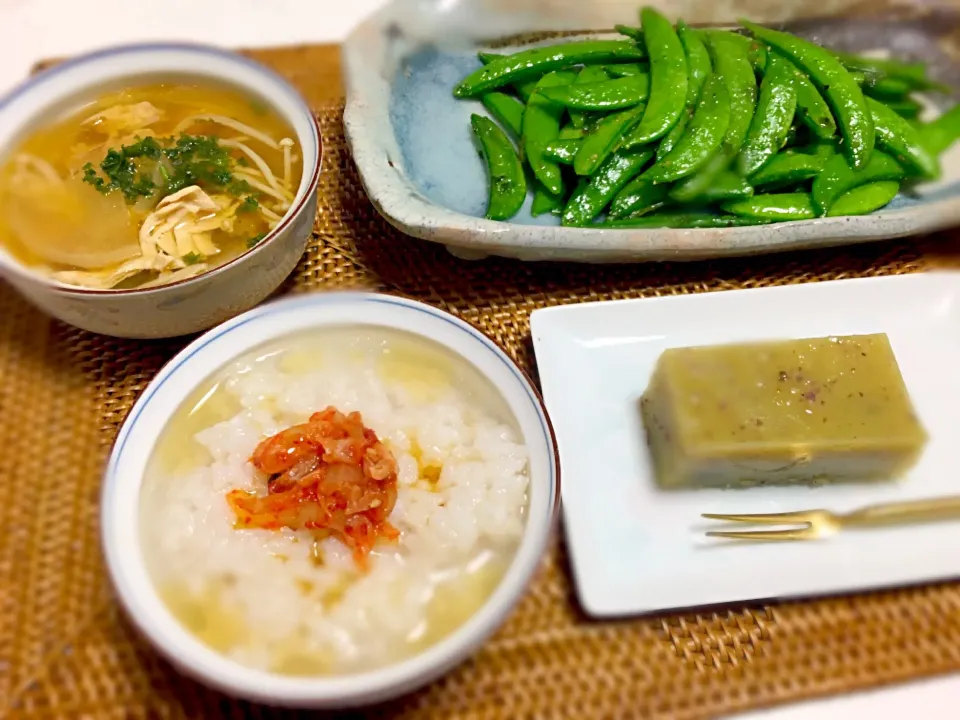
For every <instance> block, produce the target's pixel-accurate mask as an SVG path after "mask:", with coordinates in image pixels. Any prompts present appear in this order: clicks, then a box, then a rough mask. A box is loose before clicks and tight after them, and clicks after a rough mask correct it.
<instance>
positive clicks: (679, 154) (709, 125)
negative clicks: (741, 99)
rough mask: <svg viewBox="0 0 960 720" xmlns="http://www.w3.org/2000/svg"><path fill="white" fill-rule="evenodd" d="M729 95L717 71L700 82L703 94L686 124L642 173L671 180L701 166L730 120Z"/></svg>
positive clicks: (718, 146) (716, 145)
mask: <svg viewBox="0 0 960 720" xmlns="http://www.w3.org/2000/svg"><path fill="white" fill-rule="evenodd" d="M730 118H731V111H730V96H729V95H728V94H727V86H726V85H725V84H724V82H723V79H722V78H721V77H720V76H718V75H711V76H710V77H709V78H707V82H706V83H705V84H704V86H703V96H702V97H701V98H700V102H699V104H698V105H697V109H696V111H695V112H694V114H693V118H692V119H691V120H690V126H689V127H688V128H687V131H686V132H685V133H684V134H683V137H682V138H680V140H679V142H677V145H676V147H674V148H673V149H672V150H671V151H670V152H669V153H667V156H666V157H665V158H663V160H660V161H658V162H657V163H656V164H655V165H654V166H653V167H652V168H650V169H649V170H647V171H646V172H645V173H644V177H645V178H646V179H647V180H652V181H653V182H674V181H676V180H680V179H681V178H684V177H687V176H688V175H691V174H693V173H695V172H696V171H697V170H699V169H700V168H702V167H703V166H704V165H705V164H706V162H707V161H708V160H709V159H710V158H711V157H712V156H713V155H714V154H716V152H717V150H719V148H720V143H721V142H723V139H724V137H725V135H726V134H727V127H728V126H729V124H730V122H731V119H730Z"/></svg>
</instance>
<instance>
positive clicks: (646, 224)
mask: <svg viewBox="0 0 960 720" xmlns="http://www.w3.org/2000/svg"><path fill="white" fill-rule="evenodd" d="M770 222H772V221H771V220H769V219H766V218H752V217H737V216H736V215H714V214H712V213H707V212H669V213H668V212H664V213H655V214H653V215H644V216H642V217H637V218H626V219H623V220H608V221H606V222H604V223H600V224H598V225H597V226H596V227H607V228H638V229H639V228H727V227H740V226H744V225H766V224H768V223H770Z"/></svg>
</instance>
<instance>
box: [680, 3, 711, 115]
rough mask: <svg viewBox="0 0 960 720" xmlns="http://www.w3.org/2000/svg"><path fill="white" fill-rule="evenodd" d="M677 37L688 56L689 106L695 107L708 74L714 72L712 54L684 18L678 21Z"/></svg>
mask: <svg viewBox="0 0 960 720" xmlns="http://www.w3.org/2000/svg"><path fill="white" fill-rule="evenodd" d="M677 37H678V38H680V44H681V45H682V46H683V52H684V54H685V55H686V57H687V77H688V82H687V107H693V106H694V105H696V104H697V101H698V100H699V99H700V93H701V91H702V90H703V84H704V83H705V82H706V81H707V76H708V75H709V74H710V73H711V72H713V68H712V66H711V65H710V54H709V53H708V52H707V47H706V45H704V44H703V40H701V39H700V35H698V34H697V33H696V32H695V31H694V30H693V29H691V28H690V27H689V26H688V25H687V24H686V23H685V22H684V21H683V20H678V21H677Z"/></svg>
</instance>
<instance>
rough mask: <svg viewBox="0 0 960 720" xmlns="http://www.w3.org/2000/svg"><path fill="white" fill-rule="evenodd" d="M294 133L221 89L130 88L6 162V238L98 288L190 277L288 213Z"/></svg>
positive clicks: (1, 175)
mask: <svg viewBox="0 0 960 720" xmlns="http://www.w3.org/2000/svg"><path fill="white" fill-rule="evenodd" d="M294 137H295V134H294V132H293V129H292V128H291V127H289V125H288V124H287V123H285V122H284V121H283V120H282V119H281V118H280V116H279V115H278V114H277V113H276V112H275V111H274V110H272V109H271V108H269V107H268V106H266V105H265V104H264V103H262V102H261V101H259V100H258V99H256V98H253V97H252V96H250V95H247V94H243V93H241V92H239V91H237V90H234V89H232V88H229V87H226V86H222V85H216V86H215V85H191V84H181V83H179V82H169V83H160V84H153V85H143V86H138V87H133V88H125V89H123V90H121V91H119V92H112V93H110V94H107V95H104V96H102V97H100V98H98V99H97V100H96V101H95V102H93V103H90V104H87V105H84V106H83V107H82V108H80V109H78V110H76V111H74V112H72V113H71V114H70V115H69V116H67V117H66V118H63V119H60V120H58V121H56V122H54V123H53V124H51V125H49V126H47V127H43V128H41V129H39V130H37V131H36V132H34V133H32V134H31V135H30V136H29V137H28V138H27V139H26V140H25V141H24V142H23V143H22V144H21V145H20V146H19V147H17V148H16V149H15V150H14V152H13V153H12V155H11V156H9V157H8V159H7V160H6V161H5V162H4V163H3V165H2V166H0V245H2V246H3V247H4V248H5V249H6V250H7V251H8V252H10V253H11V254H12V255H13V256H14V257H16V258H17V259H18V260H20V261H21V262H22V263H24V264H25V265H26V266H27V267H30V268H31V269H33V270H35V271H36V272H39V273H42V274H45V275H47V276H49V277H51V278H52V279H54V280H57V281H59V282H63V283H66V284H69V285H78V286H82V287H87V288H95V289H101V290H107V289H126V288H134V287H138V288H146V287H153V286H157V285H163V284H166V283H170V282H175V281H178V280H183V279H186V278H190V277H194V276H196V275H199V274H201V273H203V272H205V271H207V270H210V269H212V268H214V267H216V266H218V265H222V264H223V263H225V262H228V261H229V260H231V259H233V258H235V257H237V256H238V255H240V254H242V253H244V252H246V251H247V250H248V249H250V248H252V247H254V246H255V245H256V244H257V243H258V242H259V241H260V240H261V239H263V237H264V236H265V235H266V234H267V233H268V232H269V231H270V230H272V229H273V228H274V227H275V226H276V225H277V223H278V222H279V221H280V219H281V218H282V217H283V216H284V215H285V214H286V212H287V211H288V210H289V208H290V205H291V203H292V202H293V198H294V196H295V194H296V190H297V187H298V185H299V182H300V175H301V169H302V158H301V153H300V150H299V148H298V147H297V146H296V144H295V142H294V140H293V138H294Z"/></svg>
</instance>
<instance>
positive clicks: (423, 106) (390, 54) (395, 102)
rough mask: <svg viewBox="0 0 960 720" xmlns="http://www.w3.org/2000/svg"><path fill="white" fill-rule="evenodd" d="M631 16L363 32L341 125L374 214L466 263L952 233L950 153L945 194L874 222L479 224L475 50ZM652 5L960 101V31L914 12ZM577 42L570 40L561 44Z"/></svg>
mask: <svg viewBox="0 0 960 720" xmlns="http://www.w3.org/2000/svg"><path fill="white" fill-rule="evenodd" d="M639 4H640V3H639V2H637V1H636V0H629V2H628V1H626V0H606V1H605V2H597V3H573V2H565V1H564V0H540V1H539V2H538V1H536V0H528V1H527V2H524V0H517V1H516V2H514V3H507V2H505V1H504V0H452V1H451V0H445V1H444V0H394V2H393V3H391V4H389V5H387V6H386V7H385V8H384V9H382V10H381V11H380V12H378V13H377V14H375V15H374V16H372V17H370V18H369V19H368V20H366V21H365V22H364V23H363V24H361V25H360V26H359V27H358V28H357V29H356V30H355V31H354V32H353V34H352V35H351V36H350V37H349V38H348V40H347V42H346V45H345V65H344V74H345V84H346V88H347V105H346V111H345V114H344V124H345V128H346V135H347V139H348V142H349V143H350V147H351V149H352V152H353V157H354V160H355V161H356V163H357V166H358V168H359V171H360V176H361V178H362V180H363V184H364V187H365V189H366V191H367V193H368V194H369V196H370V198H371V200H372V201H373V203H374V205H375V206H376V208H377V209H378V211H379V212H380V213H381V214H383V215H384V217H386V219H387V220H388V221H390V222H391V223H392V224H393V225H395V226H396V227H397V228H399V229H400V230H402V231H403V232H406V233H408V234H410V235H413V236H415V237H418V238H422V239H424V240H430V241H433V242H439V243H443V244H445V245H446V246H447V247H448V248H449V249H450V251H451V252H453V253H454V254H455V255H457V256H459V257H463V258H468V259H480V258H483V257H485V256H488V255H499V256H506V257H514V258H519V259H522V260H575V261H584V262H630V261H645V260H695V259H701V258H710V257H722V256H732V255H750V254H758V253H766V252H776V251H783V250H795V249H801V248H811V247H823V246H830V245H841V244H850V243H859V242H867V241H871V240H878V239H882V238H891V237H902V236H907V235H913V234H920V233H926V232H930V231H933V230H937V229H942V228H944V227H948V226H950V225H954V224H960V147H956V146H955V147H954V148H953V150H952V151H950V152H948V153H947V154H946V155H944V156H943V157H942V160H941V161H942V164H943V177H942V179H941V180H940V181H938V182H936V183H932V184H928V185H926V186H922V187H919V188H917V189H916V192H914V193H913V194H911V195H906V194H901V195H899V196H898V197H897V198H896V199H895V200H894V201H893V202H892V203H891V204H890V205H889V206H887V207H886V208H884V209H883V210H881V211H879V212H877V213H874V214H872V215H868V216H861V217H840V218H820V219H816V220H807V221H800V222H790V223H778V224H774V225H766V226H755V227H743V228H725V229H697V230H678V229H644V230H609V229H607V230H603V229H583V228H565V227H560V225H559V220H558V219H557V218H556V217H553V216H541V217H539V218H533V217H532V216H531V215H530V211H529V206H530V199H529V198H528V200H527V203H526V204H525V206H524V208H523V209H522V210H521V212H520V214H519V215H518V216H517V217H516V218H515V219H514V220H513V221H511V222H495V221H491V220H486V219H484V218H483V213H484V210H485V205H486V196H487V189H486V174H485V168H484V166H483V163H482V161H481V159H480V158H479V157H478V154H477V149H476V146H475V145H474V142H473V138H472V135H471V130H470V122H469V117H470V114H471V113H474V112H480V113H482V112H484V110H483V108H482V106H481V105H480V103H478V102H471V101H463V100H457V99H455V98H454V97H453V94H452V89H453V86H454V85H455V84H456V82H458V81H459V80H460V79H461V78H462V77H463V76H464V75H466V74H467V73H469V72H470V71H472V70H474V69H475V68H477V67H479V61H478V60H477V59H476V52H477V50H478V49H481V48H484V47H487V48H490V47H496V48H498V51H499V52H504V51H505V50H509V48H511V47H518V46H519V45H521V44H529V43H528V42H526V41H527V40H528V39H529V38H521V37H519V36H517V35H516V33H518V32H527V33H529V32H534V31H536V32H540V33H545V32H558V31H571V30H574V29H576V28H583V27H612V26H613V24H614V23H617V22H624V23H634V24H635V23H636V13H637V7H638V6H639ZM649 4H653V5H657V4H660V5H667V6H668V7H667V9H666V12H667V13H669V14H670V15H671V16H682V17H684V18H685V19H686V20H688V22H691V23H696V24H724V22H729V21H730V20H731V19H732V18H736V17H738V16H743V15H748V16H749V17H751V18H752V19H755V20H757V21H760V22H765V23H768V24H772V25H777V26H781V27H786V28H787V29H789V30H791V31H793V32H797V33H799V34H802V35H805V36H807V37H810V38H812V39H814V40H816V41H818V42H821V43H823V44H825V45H828V46H830V47H835V48H838V49H843V50H852V51H867V50H882V49H886V50H889V51H890V52H891V53H892V54H894V55H895V56H897V57H903V58H908V59H915V60H922V61H924V62H926V63H928V65H929V67H930V72H931V75H932V76H933V77H935V78H936V79H938V80H941V81H943V82H945V83H947V84H949V85H951V86H952V87H955V88H960V64H958V61H956V60H954V59H952V57H951V55H953V57H958V56H960V53H957V52H956V50H957V46H956V44H955V42H954V38H955V37H956V36H957V29H958V26H960V16H958V15H956V14H943V13H942V12H932V11H931V10H929V9H926V10H924V9H922V6H919V7H920V9H914V10H909V11H903V10H902V9H900V10H897V11H896V12H895V13H894V12H893V11H884V14H883V16H881V17H878V16H877V15H876V14H875V13H877V12H879V11H878V10H877V9H876V8H874V9H872V10H871V12H872V13H874V14H871V15H870V16H869V17H863V16H859V17H842V18H841V17H833V18H830V19H823V18H821V19H818V20H798V19H796V18H802V17H803V11H802V10H801V8H802V5H803V3H793V2H790V3H771V4H770V5H776V6H777V7H776V8H768V9H767V11H766V13H767V14H766V15H764V12H758V10H757V8H756V3H748V4H745V3H739V2H730V3H725V4H716V3H707V2H700V1H699V0H688V1H687V2H672V3H656V2H654V3H649ZM741 5H742V6H741ZM826 5H827V6H829V10H830V11H831V12H837V13H840V14H843V13H844V11H845V8H844V5H850V7H851V8H852V7H853V4H852V3H844V2H842V1H841V2H827V3H826ZM507 6H510V7H507ZM750 6H752V7H750ZM818 10H819V11H823V8H822V7H818ZM904 12H906V15H905V14H904ZM508 32H509V33H513V35H514V38H515V39H513V40H509V39H508V40H499V41H498V40H491V39H490V38H505V37H506V36H507V33H508ZM582 34H585V33H581V35H582ZM589 34H591V35H595V36H602V35H605V34H609V33H603V32H596V33H589ZM578 36H579V35H574V34H570V33H569V32H568V33H567V36H566V37H564V38H563V40H570V39H574V38H575V37H578ZM563 40H557V39H556V38H554V39H552V40H546V41H544V40H541V41H540V42H558V41H563ZM930 101H931V103H930V105H931V106H930V112H931V113H932V114H936V112H937V110H936V106H937V104H938V103H940V104H944V103H946V102H947V101H948V99H947V98H943V97H931V98H930Z"/></svg>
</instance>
